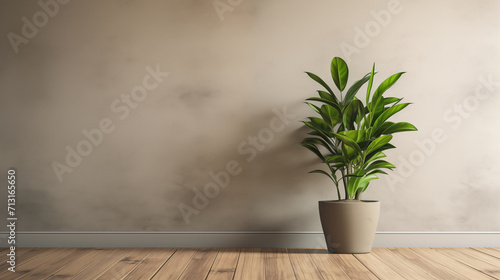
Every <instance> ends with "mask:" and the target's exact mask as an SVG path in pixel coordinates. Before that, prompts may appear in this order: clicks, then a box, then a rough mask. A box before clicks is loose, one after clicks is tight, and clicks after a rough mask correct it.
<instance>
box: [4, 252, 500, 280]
mask: <svg viewBox="0 0 500 280" xmlns="http://www.w3.org/2000/svg"><path fill="white" fill-rule="evenodd" d="M0 252H1V254H2V256H4V257H3V259H5V256H6V255H5V254H6V253H7V251H6V249H5V248H4V249H1V250H0ZM16 262H17V263H16V272H15V273H13V272H10V271H8V270H7V268H8V264H7V263H6V262H5V261H2V262H1V263H0V279H19V278H21V279H37V280H41V279H85V280H89V279H189V280H197V279H220V280H224V279H252V280H255V279H257V280H259V279H308V280H311V279H362V280H366V279H390V280H396V279H474V280H480V279H500V248H432V249H431V248H374V249H373V251H372V253H371V254H356V255H334V254H328V253H327V252H326V250H325V249H290V248H289V249H285V248H283V249H254V248H242V249H217V248H209V249H196V248H183V249H177V248H172V249H169V248H128V249H126V248H120V249H114V248H89V249H82V248H78V249H77V248H58V249H54V248H18V249H17V250H16Z"/></svg>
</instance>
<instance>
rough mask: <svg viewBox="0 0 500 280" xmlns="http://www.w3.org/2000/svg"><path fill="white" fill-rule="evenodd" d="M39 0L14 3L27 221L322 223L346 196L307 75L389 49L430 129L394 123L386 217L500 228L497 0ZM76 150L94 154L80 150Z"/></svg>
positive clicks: (8, 44) (355, 73) (17, 134)
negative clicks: (316, 127)
mask: <svg viewBox="0 0 500 280" xmlns="http://www.w3.org/2000/svg"><path fill="white" fill-rule="evenodd" d="M41 3H50V5H49V6H48V8H47V11H46V12H43V11H44V10H43V9H42V7H41V5H40V4H39V3H38V2H37V1H1V2H0V13H1V14H0V35H1V45H0V56H1V64H0V71H1V72H0V94H1V95H0V96H1V98H0V114H1V121H0V129H1V134H0V147H1V151H2V153H1V161H0V167H1V168H0V170H2V172H6V170H7V169H8V168H9V167H15V168H17V172H18V178H19V180H18V202H17V203H18V208H19V210H18V217H19V219H20V220H19V228H18V229H19V230H22V231H81V230H83V231H115V230H132V231H142V230H146V231H177V230H182V231H185V230H203V231H205V230H217V231H222V230H234V231H239V230H258V231H267V230H269V231H280V230H319V229H320V226H319V218H318V214H317V201H318V200H324V199H333V198H335V192H334V189H333V187H332V186H331V185H330V184H329V182H328V180H327V179H326V178H322V177H321V176H319V175H309V174H307V171H309V170H311V169H313V168H314V167H315V162H316V160H315V158H314V156H313V155H312V154H310V153H309V152H308V151H306V150H305V149H304V148H302V147H300V146H299V145H298V142H300V140H301V138H302V137H303V136H304V129H302V128H301V124H300V123H299V121H300V120H302V119H304V118H305V117H306V116H308V114H310V111H309V110H308V108H307V107H306V105H304V104H303V100H304V99H305V98H307V97H309V96H311V95H313V94H314V90H315V89H316V85H315V84H314V82H312V81H310V80H309V79H308V78H307V77H306V75H305V74H304V73H303V72H304V71H311V72H314V73H317V74H320V75H321V76H323V77H327V75H328V72H329V71H328V69H329V68H328V67H329V60H330V59H331V58H332V57H333V56H342V57H344V58H345V59H346V60H347V61H348V63H349V65H350V67H351V75H352V77H354V78H358V77H361V75H363V74H365V73H366V72H368V71H369V70H370V67H371V63H373V62H376V63H377V65H378V69H379V74H378V76H379V80H378V81H377V82H378V83H379V82H380V81H381V78H382V77H384V76H388V75H390V74H392V73H394V72H397V71H407V74H406V75H405V76H403V78H402V79H401V80H400V82H399V83H398V85H397V86H396V87H394V88H393V89H391V91H392V94H394V95H397V96H402V97H404V98H405V100H407V101H410V102H413V103H414V105H412V107H411V108H409V109H408V110H407V111H406V112H405V113H402V114H401V119H404V120H408V121H411V122H413V123H415V124H416V125H417V127H418V128H419V129H420V130H419V132H417V133H408V134H401V135H397V140H396V145H397V146H398V147H399V149H398V150H394V151H391V152H390V153H389V154H390V157H391V159H392V160H393V162H395V163H396V165H397V166H399V168H398V170H397V171H396V172H394V173H393V174H392V177H389V178H382V179H381V180H378V181H374V182H373V183H372V185H371V188H370V189H369V191H368V192H367V193H366V194H365V198H371V199H379V200H381V201H382V213H381V220H380V224H379V230H382V231H400V230H401V231H412V230H418V231H420V230H423V231H434V230H436V231H448V230H457V231H490V230H495V231H498V230H500V204H499V203H498V202H497V201H498V198H499V197H500V186H499V182H500V160H499V155H500V146H499V145H498V143H499V142H500V127H499V125H498V119H500V111H499V110H498V107H499V104H500V97H499V92H500V68H499V67H498V66H499V65H500V29H499V26H500V2H498V1H494V0H484V1H464V0H461V1H452V0H447V1H327V0H314V1H284V0H275V1H245V0H216V1H212V0H175V1H159V0H149V1H138V0H128V1H117V0H110V1H78V0H73V1H68V0H66V1H63V0H60V1H59V2H56V1H55V0H52V1H48V0H42V1H41ZM47 13H50V15H48V16H45V17H46V18H44V15H46V14H47ZM23 17H26V20H24V21H23ZM377 20H378V21H377ZM26 22H29V23H26ZM30 24H38V27H37V26H36V25H34V26H29V25H30ZM30 27H31V28H30ZM33 27H34V28H35V29H33ZM148 67H149V68H148ZM148 69H149V70H148ZM155 71H156V72H160V73H156V74H151V73H152V72H155ZM167 72H168V76H167V74H166V73H167ZM351 81H352V80H351ZM144 86H145V87H147V88H148V89H144ZM141 90H142V91H143V92H141ZM144 92H145V93H144ZM133 95H134V96H135V98H136V99H135V100H134V97H133ZM127 98H129V99H128V101H127ZM127 102H128V103H127ZM132 107H133V108H132ZM95 129H101V130H102V131H103V132H99V133H97V132H96V130H95ZM83 130H86V131H88V132H89V133H91V134H93V137H94V142H95V143H96V144H90V142H88V141H87V140H86V139H87V138H86V136H84V134H83V133H82V131H83ZM100 133H102V139H101V137H100V136H99V134H100ZM86 145H87V146H86ZM88 145H91V146H90V147H91V149H92V150H91V151H89V150H88V148H89V147H88ZM68 147H69V149H73V150H78V149H80V151H81V152H84V153H86V152H88V153H89V154H88V155H87V156H83V157H81V159H80V160H79V159H78V158H76V157H75V156H74V155H73V156H69V158H68V161H69V162H66V161H67V158H66V157H68V155H67V154H68V150H67V148H68ZM54 165H57V170H58V172H59V178H58V175H57V174H56V173H58V172H54ZM62 165H64V166H65V167H62ZM223 170H226V171H223ZM69 171H71V172H69ZM211 172H214V173H216V174H218V175H219V176H222V177H220V178H221V179H224V180H225V178H226V177H228V178H229V183H228V184H227V186H225V187H224V188H222V189H221V188H220V187H214V186H215V184H214V179H213V176H211V175H210V173H211ZM221 172H222V173H221ZM225 174H226V175H225ZM222 183H224V182H222ZM222 183H221V184H222ZM204 188H206V189H207V191H209V195H210V196H212V197H211V198H207V199H204V198H199V197H197V198H195V201H194V204H193V198H194V197H196V195H195V194H196V191H195V189H196V190H200V191H203V190H204ZM5 204H6V198H5V192H2V195H1V196H0V209H5V208H6V207H5V206H6V205H5ZM179 207H180V208H181V209H184V210H185V211H191V212H189V213H191V214H190V216H189V222H188V223H187V222H186V221H187V220H186V219H184V218H183V216H182V214H181V212H180V208H179ZM190 207H192V208H190ZM198 208H199V209H198ZM5 216H6V213H5V211H3V210H2V211H0V218H2V217H3V218H2V219H4V218H5Z"/></svg>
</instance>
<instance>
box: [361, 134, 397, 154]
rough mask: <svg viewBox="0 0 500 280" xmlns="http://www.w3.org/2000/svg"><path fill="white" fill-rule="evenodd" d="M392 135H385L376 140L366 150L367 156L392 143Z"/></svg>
mask: <svg viewBox="0 0 500 280" xmlns="http://www.w3.org/2000/svg"><path fill="white" fill-rule="evenodd" d="M391 139H392V135H384V136H381V137H379V138H377V139H375V140H373V142H372V143H371V144H370V145H369V146H368V148H366V154H367V155H368V154H370V153H372V152H377V151H379V148H381V147H383V146H384V145H385V144H387V143H389V141H391Z"/></svg>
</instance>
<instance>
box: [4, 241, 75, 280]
mask: <svg viewBox="0 0 500 280" xmlns="http://www.w3.org/2000/svg"><path fill="white" fill-rule="evenodd" d="M74 250H75V249H68V248H51V249H47V250H46V251H45V252H44V253H41V254H38V255H37V256H35V257H34V258H32V259H30V260H29V261H27V262H25V263H22V264H20V265H19V266H16V272H15V273H11V272H9V273H8V274H6V275H4V274H2V275H0V278H1V279H2V280H3V279H5V280H9V279H19V278H21V277H23V276H25V275H27V274H29V273H32V272H33V271H34V270H35V269H37V268H39V267H40V266H42V265H44V264H47V263H49V262H50V263H54V262H56V263H57V261H59V260H60V259H61V258H63V257H65V256H66V255H68V254H69V253H71V252H72V251H74Z"/></svg>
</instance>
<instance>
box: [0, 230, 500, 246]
mask: <svg viewBox="0 0 500 280" xmlns="http://www.w3.org/2000/svg"><path fill="white" fill-rule="evenodd" d="M0 236H1V237H3V238H0V246H1V247H7V246H8V244H7V233H6V232H2V233H0ZM16 246H17V247H299V248H305V247H307V248H318V247H325V241H324V237H323V234H322V233H321V232H317V231H289V232H251V231H250V232H237V231H236V232H235V231H228V232H215V231H208V232H207V231H205V232H17V233H16ZM374 247H500V232H377V234H376V236H375V242H374Z"/></svg>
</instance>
